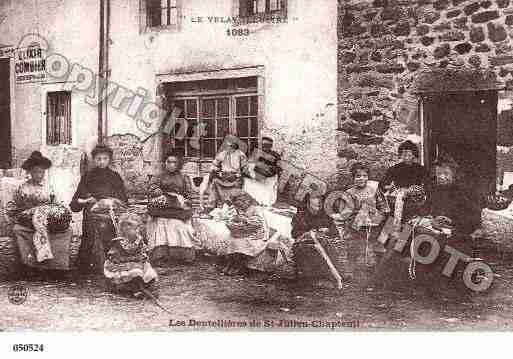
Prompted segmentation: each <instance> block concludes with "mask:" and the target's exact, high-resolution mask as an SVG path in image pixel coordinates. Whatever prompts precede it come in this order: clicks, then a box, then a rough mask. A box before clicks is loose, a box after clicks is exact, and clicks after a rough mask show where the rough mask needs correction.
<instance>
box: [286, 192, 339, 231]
mask: <svg viewBox="0 0 513 359" xmlns="http://www.w3.org/2000/svg"><path fill="white" fill-rule="evenodd" d="M320 229H323V230H327V232H328V233H330V234H332V235H335V236H338V229H337V227H336V226H335V223H334V221H333V219H332V218H331V217H330V216H329V215H328V214H327V213H326V212H325V211H324V208H323V199H322V197H321V196H309V195H307V197H306V206H304V207H303V208H299V209H298V212H297V213H296V215H294V217H293V218H292V238H294V239H298V238H300V237H301V236H302V235H303V234H305V233H306V232H309V231H311V230H320Z"/></svg>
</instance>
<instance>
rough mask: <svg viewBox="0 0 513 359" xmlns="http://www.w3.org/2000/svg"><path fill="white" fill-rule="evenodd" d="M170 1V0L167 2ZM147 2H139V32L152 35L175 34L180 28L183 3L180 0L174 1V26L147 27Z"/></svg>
mask: <svg viewBox="0 0 513 359" xmlns="http://www.w3.org/2000/svg"><path fill="white" fill-rule="evenodd" d="M167 1H170V0H167ZM147 3H148V0H139V25H140V26H139V27H140V29H139V32H140V33H141V34H144V33H154V32H176V31H180V30H181V28H182V13H183V3H182V0H176V17H177V19H176V24H169V25H167V24H166V25H160V26H149V25H148V6H147Z"/></svg>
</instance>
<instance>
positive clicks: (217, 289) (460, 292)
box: [0, 253, 513, 331]
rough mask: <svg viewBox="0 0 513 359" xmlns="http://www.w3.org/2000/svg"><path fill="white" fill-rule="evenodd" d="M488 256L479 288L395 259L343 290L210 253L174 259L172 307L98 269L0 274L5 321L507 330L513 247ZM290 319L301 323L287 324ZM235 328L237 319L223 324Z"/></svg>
mask: <svg viewBox="0 0 513 359" xmlns="http://www.w3.org/2000/svg"><path fill="white" fill-rule="evenodd" d="M488 257H489V260H488V263H489V264H491V266H492V268H493V269H494V271H495V273H497V274H499V275H500V276H501V278H497V279H496V280H494V282H493V284H492V286H491V288H490V289H488V290H487V291H486V292H482V293H474V292H471V291H470V290H468V289H465V288H464V287H463V286H462V285H460V284H459V283H458V282H459V281H460V280H459V279H457V278H454V279H451V280H448V279H445V278H443V277H442V276H441V275H438V274H431V275H430V276H429V277H424V278H423V277H422V273H421V274H420V276H419V277H418V278H417V279H416V280H415V281H412V280H409V279H408V276H407V270H408V265H407V264H405V263H399V262H396V263H395V268H393V270H392V271H391V272H390V273H389V274H387V275H388V276H389V277H388V278H392V277H394V281H393V282H392V280H390V281H389V280H386V279H381V280H378V281H377V282H378V283H384V282H387V283H388V284H389V285H388V286H387V287H385V288H382V286H381V285H379V284H378V285H376V284H374V285H370V286H367V285H361V284H358V283H347V284H345V285H344V288H343V289H342V290H340V291H339V290H336V289H334V288H332V286H331V285H330V284H329V283H322V285H319V284H316V285H311V284H308V283H304V282H303V281H293V280H282V279H274V278H272V277H269V276H267V275H262V274H257V273H253V274H251V275H249V276H235V277H227V276H223V275H221V274H220V273H219V271H218V269H217V267H216V265H215V263H213V262H212V260H207V259H203V260H200V261H198V262H197V263H195V264H194V265H189V266H185V265H176V266H174V267H171V268H169V270H168V273H166V274H163V275H161V276H160V301H161V302H162V304H163V305H164V306H166V307H167V308H168V309H169V310H170V311H171V312H172V313H173V314H172V315H171V314H168V313H165V312H164V311H162V310H161V309H160V308H158V307H157V306H156V305H155V304H154V303H153V302H152V301H150V300H147V299H143V300H136V299H130V298H125V297H122V296H119V295H116V294H111V293H109V292H107V291H106V290H105V287H104V283H103V280H102V278H101V277H98V276H82V277H74V278H68V279H48V278H36V279H32V280H30V281H17V282H3V283H1V284H0V307H1V308H2V314H1V316H0V329H1V330H5V331H12V330H37V331H56V330H57V331H61V330H78V331H80V330H109V331H111V330H112V331H135V330H137V331H140V330H150V331H166V330H167V331H169V330H191V329H195V330H199V329H201V330H215V329H216V327H215V326H213V325H214V324H211V325H209V324H208V323H202V324H201V325H196V326H194V325H193V326H189V324H191V322H190V321H191V320H194V321H196V322H198V321H208V320H211V321H216V320H218V319H221V320H231V321H237V322H242V324H238V325H246V327H244V329H256V330H267V329H273V330H287V329H288V330H290V329H295V330H318V329H319V325H326V323H327V322H338V323H339V324H337V325H343V327H340V328H337V330H511V329H513V321H512V319H511V318H513V297H512V294H513V292H512V289H513V261H511V256H510V255H509V256H506V257H502V256H501V255H498V254H496V253H495V254H493V253H492V254H491V255H489V256H488ZM506 263H509V264H506ZM13 284H23V285H25V286H26V287H27V288H28V291H29V292H28V293H29V295H28V298H27V300H26V302H25V303H23V304H20V305H15V304H11V303H10V302H9V300H8V296H7V292H8V289H9V288H10V287H11V286H12V285H13ZM291 321H292V322H291ZM293 321H296V327H295V328H293V327H290V326H289V327H287V325H291V324H292V323H293ZM350 321H354V322H353V323H356V324H355V325H357V326H358V328H354V327H353V328H351V327H348V326H347V325H348V324H347V323H345V322H350ZM170 323H172V324H173V325H174V326H171V325H170ZM301 323H302V324H301ZM305 323H306V324H305ZM340 323H342V324H340ZM344 323H345V324H344ZM180 324H182V325H180ZM251 324H252V326H250V325H251ZM305 325H308V327H305ZM234 329H235V330H236V328H234V327H233V325H232V326H231V327H229V328H222V330H234ZM239 329H240V328H239ZM320 329H322V330H330V329H327V328H326V327H324V328H320Z"/></svg>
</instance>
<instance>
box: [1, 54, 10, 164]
mask: <svg viewBox="0 0 513 359" xmlns="http://www.w3.org/2000/svg"><path fill="white" fill-rule="evenodd" d="M10 77H11V76H10V60H9V59H0V168H10V167H11V162H12V157H11V156H12V153H11V152H12V151H11V88H10V84H11V82H10Z"/></svg>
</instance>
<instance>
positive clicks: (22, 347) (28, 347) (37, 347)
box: [12, 344, 44, 352]
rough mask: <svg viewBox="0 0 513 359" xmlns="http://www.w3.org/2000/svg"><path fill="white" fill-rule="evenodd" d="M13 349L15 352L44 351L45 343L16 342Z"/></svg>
mask: <svg viewBox="0 0 513 359" xmlns="http://www.w3.org/2000/svg"><path fill="white" fill-rule="evenodd" d="M12 350H13V351H15V352H42V351H43V350H44V346H43V344H14V345H13V346H12Z"/></svg>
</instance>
